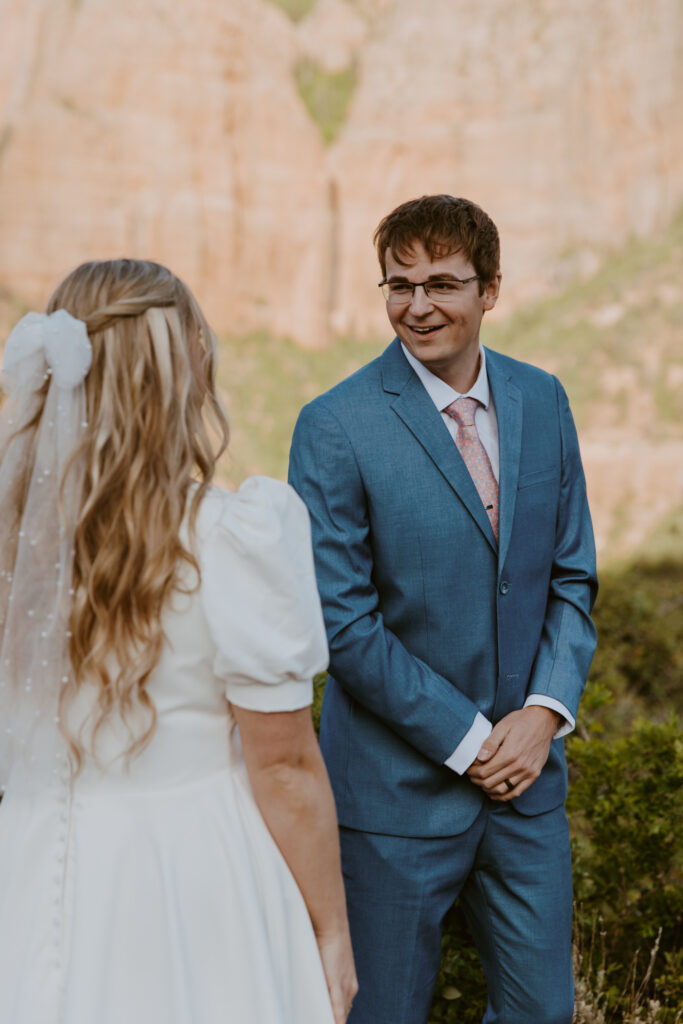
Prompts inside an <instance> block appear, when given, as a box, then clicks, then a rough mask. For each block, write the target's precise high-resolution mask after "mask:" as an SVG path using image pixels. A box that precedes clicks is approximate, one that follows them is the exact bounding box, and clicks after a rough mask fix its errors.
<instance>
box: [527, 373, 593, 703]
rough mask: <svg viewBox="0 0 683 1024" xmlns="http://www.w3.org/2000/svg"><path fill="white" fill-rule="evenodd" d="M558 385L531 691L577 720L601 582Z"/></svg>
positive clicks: (571, 434) (572, 438)
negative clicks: (549, 531)
mask: <svg viewBox="0 0 683 1024" xmlns="http://www.w3.org/2000/svg"><path fill="white" fill-rule="evenodd" d="M555 387H556V391H557V402H558V412H559V417H560V431H561V439H562V478H561V484H560V488H561V490H560V502H559V506H558V514H557V526H556V536H555V556H554V559H553V567H552V572H551V578H550V588H549V594H548V605H547V608H546V614H545V621H544V624H543V631H542V634H541V640H540V643H539V647H538V654H537V655H536V661H535V663H534V667H533V671H532V673H531V679H530V682H529V686H528V690H527V692H528V693H529V694H541V695H545V696H547V697H552V698H554V699H555V700H557V701H559V702H560V703H561V704H563V705H564V707H565V708H567V709H568V710H569V712H570V714H571V715H572V716H573V717H574V718H575V717H576V714H577V711H578V707H579V700H580V698H581V694H582V693H583V689H584V686H585V684H586V678H587V676H588V670H589V668H590V664H591V660H592V658H593V653H594V651H595V646H596V640H597V633H596V629H595V626H594V625H593V622H592V621H591V618H590V613H591V609H592V607H593V603H594V601H595V597H596V594H597V587H598V584H597V575H596V569H595V544H594V541H593V527H592V524H591V518H590V512H589V511H588V501H587V499H586V484H585V479H584V475H583V468H582V466H581V456H580V454H579V442H578V438H577V436H576V428H575V427H574V421H573V419H572V414H571V412H570V410H569V402H568V400H567V395H566V393H565V391H564V389H563V387H562V385H561V384H560V382H559V381H558V380H555Z"/></svg>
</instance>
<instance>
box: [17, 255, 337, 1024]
mask: <svg viewBox="0 0 683 1024" xmlns="http://www.w3.org/2000/svg"><path fill="white" fill-rule="evenodd" d="M215 363H216V343H215V338H214V335H213V333H212V332H211V329H210V328H209V326H208V324H207V323H206V321H205V319H204V317H203V315H202V313H201V311H200V309H199V307H198V305H197V303H196V301H195V299H194V297H193V296H192V294H191V293H190V292H189V290H188V289H187V288H186V286H185V285H184V284H183V283H182V282H181V281H179V280H178V278H176V277H175V276H174V275H173V274H172V273H170V271H168V270H166V269H165V268H164V267H161V266H159V265H157V264H155V263H150V262H142V261H136V260H115V261H109V262H94V263H88V264H84V265H83V266H81V267H78V268H77V269H76V270H74V271H73V272H72V273H71V274H70V275H69V276H68V277H67V278H66V280H65V281H64V282H63V283H62V284H61V285H60V286H59V287H58V288H57V290H56V292H55V293H54V295H53V296H52V298H51V300H50V303H49V306H48V310H47V314H45V315H39V314H28V316H26V317H24V318H23V320H21V321H20V322H19V324H18V325H17V327H16V328H15V329H14V331H13V332H12V334H11V336H10V338H9V339H8V341H7V344H6V347H5V356H4V366H3V383H4V387H5V390H6V391H7V392H8V398H7V399H6V401H5V403H4V405H3V408H2V412H1V413H0V643H1V646H2V650H1V652H0V656H1V660H0V786H2V788H4V789H5V795H4V799H3V801H2V804H0V878H2V886H1V887H0V1020H2V1021H8V1022H9V1021H12V1024H94V1022H97V1024H143V1022H144V1024H343V1022H344V1021H345V1020H346V1017H347V1013H348V1010H349V1007H350V1003H351V1000H352V998H353V995H354V994H355V991H356V987H357V986H356V979H355V973H354V968H353V958H352V954H351V947H350V941H349V933H348V926H347V921H346V910H345V903H344V893H343V886H342V878H341V872H340V865H339V852H338V846H337V829H336V822H335V814H334V806H333V800H332V796H331V792H330V789H329V785H328V781H327V776H326V773H325V769H324V766H323V763H322V760H321V757H320V754H319V752H318V747H317V743H316V739H315V735H314V733H313V729H312V725H311V718H310V710H309V705H310V702H311V698H312V683H311V679H312V676H313V675H314V674H315V673H316V672H320V671H322V670H323V669H324V667H325V665H326V657H327V648H326V643H325V634H324V627H323V623H322V616H321V611H320V605H319V601H318V595H317V591H316V587H315V577H314V571H313V561H312V555H311V549H310V538H309V523H308V517H307V513H306V511H305V509H304V506H303V505H302V503H301V502H300V500H299V499H298V498H297V496H296V495H295V493H294V492H293V491H292V490H291V489H290V488H288V487H287V486H286V485H285V484H281V483H279V482H277V481H274V480H270V479H266V478H263V477H253V478H251V479H249V480H247V481H246V482H245V483H244V484H243V485H242V487H241V488H240V490H239V491H238V492H237V493H229V492H226V491H223V490H219V489H218V488H216V487H212V486H211V480H212V477H213V474H214V470H215V467H216V461H217V458H218V456H219V455H220V453H221V452H222V451H223V450H224V448H225V446H226V444H227V421H226V418H225V414H224V412H223V409H222V407H221V404H220V401H219V399H218V396H217V393H216V387H215Z"/></svg>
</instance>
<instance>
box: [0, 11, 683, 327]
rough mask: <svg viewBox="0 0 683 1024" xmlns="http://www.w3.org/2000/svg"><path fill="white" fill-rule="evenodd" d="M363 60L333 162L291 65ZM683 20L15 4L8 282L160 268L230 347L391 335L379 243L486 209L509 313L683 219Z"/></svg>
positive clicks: (3, 168)
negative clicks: (463, 208) (419, 209)
mask: <svg viewBox="0 0 683 1024" xmlns="http://www.w3.org/2000/svg"><path fill="white" fill-rule="evenodd" d="M301 56H309V57H311V56H313V57H315V58H316V60H317V61H318V63H319V65H320V67H321V69H323V70H325V71H334V70H339V69H340V68H342V67H344V66H345V65H348V64H349V63H350V62H352V61H355V62H356V66H357V71H358V74H357V81H358V86H357V89H356V92H355V95H354V96H353V99H352V101H351V105H350V108H349V111H348V116H347V119H346V123H345V124H344V126H343V128H342V130H341V133H340V135H339V136H338V138H337V139H336V140H335V142H334V143H333V144H332V145H331V146H330V147H328V148H327V149H326V148H325V147H324V146H323V144H322V141H321V135H320V132H319V131H318V128H317V126H316V125H315V124H314V123H313V121H312V120H311V118H310V116H309V115H308V113H307V111H306V109H305V107H304V105H303V102H302V100H301V97H300V96H299V94H298V92H297V88H296V82H295V78H294V74H293V68H294V66H295V63H296V61H297V59H298V58H299V57H301ZM682 57H683V6H681V4H680V0H573V2H572V3H571V4H560V3H558V2H557V0H516V2H515V3H511V2H510V0H487V2H486V3H484V4H482V3H481V2H475V0H420V3H416V2H415V0H317V3H316V4H315V5H314V7H313V9H312V11H311V13H310V14H309V15H308V17H307V18H306V19H305V20H304V21H302V22H301V23H299V24H298V25H295V24H293V23H292V22H291V21H290V20H289V19H288V17H287V16H286V15H285V13H284V12H283V11H282V10H280V9H279V8H278V7H277V5H276V4H274V3H271V2H269V0H195V2H194V3H193V4H191V5H190V4H187V3H179V2H176V3H173V2H170V3H169V2H168V0H119V2H118V3H116V4H112V3H110V2H105V0H0V285H2V286H5V287H7V288H9V289H10V290H11V291H12V292H13V293H15V294H17V295H18V296H19V297H20V298H21V299H22V300H25V301H26V302H29V303H36V302H42V301H44V299H45V297H46V295H47V292H48V291H49V289H50V287H51V286H52V284H54V283H55V281H56V280H57V279H59V277H60V276H61V275H63V274H64V273H65V272H66V271H67V270H68V269H70V267H71V266H73V265H74V264H75V263H77V262H79V261H81V260H82V259H86V258H92V257H96V256H109V255H119V254H122V253H126V254H130V255H144V256H150V257H153V258H156V259H159V260H161V261H164V262H167V263H169V264H170V265H171V266H172V267H173V269H175V270H176V271H177V272H178V273H179V274H181V275H182V276H184V277H185V278H186V280H187V281H188V283H189V284H190V285H191V286H192V287H193V288H194V289H195V290H196V292H197V294H198V296H199V297H200V299H201V301H202V302H203V304H204V305H205V307H206V309H207V312H208V313H209V315H210V317H211V318H212V319H213V321H214V322H215V324H216V326H217V327H218V328H219V329H220V330H222V331H229V332H231V333H241V332H247V331H251V330H254V329H257V328H265V329H268V330H270V331H272V332H274V333H277V334H288V335H291V336H293V337H295V338H296V339H297V340H298V341H299V342H301V343H302V344H306V345H321V344H325V343H326V342H327V341H328V340H329V338H330V337H331V336H332V335H333V334H334V333H347V332H353V333H357V334H360V335H366V334H369V333H377V332H382V333H384V332H385V331H386V327H385V317H384V311H383V306H382V303H381V301H380V299H379V295H378V291H377V288H376V282H377V280H378V274H377V268H376V263H375V260H374V255H373V253H372V249H371V244H370V236H371V234H372V230H373V228H374V226H375V224H376V222H377V220H378V219H379V217H380V216H381V215H382V214H383V213H385V212H386V211H387V210H388V209H389V208H390V207H391V206H392V205H394V204H395V203H397V202H399V201H401V200H403V199H405V198H408V197H410V196H414V195H419V194H422V193H424V192H429V191H448V192H452V193H455V194H463V195H469V196H471V197H472V198H475V199H476V200H478V201H479V202H481V203H482V205H484V206H485V207H486V208H487V209H488V210H489V211H490V212H491V214H492V215H493V216H494V218H495V219H496V220H497V222H498V224H499V226H500V228H501V233H502V237H503V271H504V287H505V292H504V300H505V301H503V302H502V303H501V311H502V312H504V311H505V309H506V308H510V307H511V306H512V305H513V304H515V303H519V302H521V301H524V300H526V299H528V298H530V297H532V296H536V295H538V294H542V293H544V292H545V291H547V290H549V289H552V288H553V287H555V286H557V285H558V284H561V283H563V282H564V281H565V280H566V279H567V278H568V277H570V276H571V275H572V274H574V273H577V272H582V271H585V270H590V269H592V268H594V266H595V265H596V263H597V260H598V259H599V255H600V253H601V252H603V251H604V249H605V248H606V247H609V246H618V245H619V244H620V243H621V242H622V241H623V240H624V239H625V238H626V237H627V236H628V235H629V234H631V233H634V232H635V233H651V232H656V230H657V228H658V226H660V225H662V224H663V223H665V222H666V220H667V219H668V218H669V217H670V216H671V214H672V212H673V211H674V209H675V208H676V206H677V205H678V204H679V203H680V202H681V200H682V199H683V132H681V131H680V127H679V122H680V110H681V107H682V106H683V59H682Z"/></svg>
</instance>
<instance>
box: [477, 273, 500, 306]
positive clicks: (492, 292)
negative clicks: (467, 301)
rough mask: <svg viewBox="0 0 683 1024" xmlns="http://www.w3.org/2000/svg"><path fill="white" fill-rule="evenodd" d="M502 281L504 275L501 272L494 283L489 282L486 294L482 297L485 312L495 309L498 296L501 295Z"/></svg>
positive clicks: (485, 290)
mask: <svg viewBox="0 0 683 1024" xmlns="http://www.w3.org/2000/svg"><path fill="white" fill-rule="evenodd" d="M502 280H503V275H502V274H501V272H500V270H499V271H498V273H497V274H496V276H495V277H494V279H493V281H489V283H488V284H487V285H485V287H484V294H483V295H482V297H481V299H482V306H483V309H484V312H486V310H487V309H493V307H494V306H495V304H496V302H497V301H498V296H499V295H500V283H501V281H502Z"/></svg>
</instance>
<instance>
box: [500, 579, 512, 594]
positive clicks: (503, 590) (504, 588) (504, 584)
mask: <svg viewBox="0 0 683 1024" xmlns="http://www.w3.org/2000/svg"><path fill="white" fill-rule="evenodd" d="M498 589H499V590H500V592H501V594H507V592H508V590H509V589H510V584H509V583H508V581H507V580H503V581H502V582H501V584H500V587H499V588H498Z"/></svg>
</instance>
